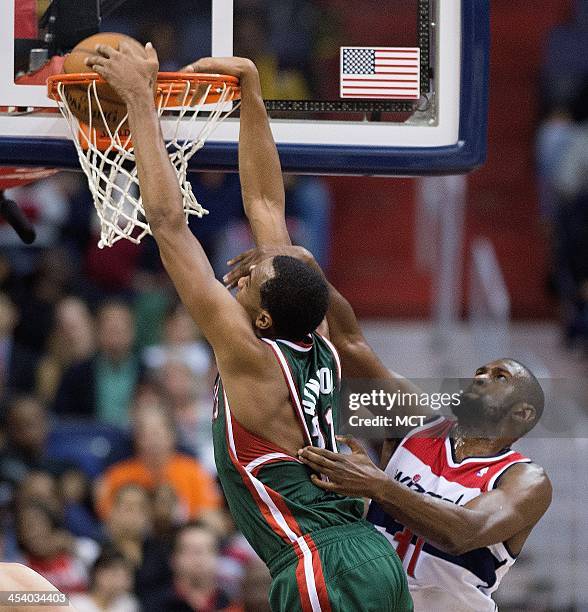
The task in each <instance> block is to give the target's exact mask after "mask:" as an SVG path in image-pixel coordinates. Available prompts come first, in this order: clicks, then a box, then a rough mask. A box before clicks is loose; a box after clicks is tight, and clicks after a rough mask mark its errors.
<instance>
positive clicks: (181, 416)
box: [157, 358, 216, 476]
mask: <svg viewBox="0 0 588 612" xmlns="http://www.w3.org/2000/svg"><path fill="white" fill-rule="evenodd" d="M208 376H209V375H208V372H206V373H205V374H204V375H200V376H196V375H195V374H194V372H193V371H192V370H191V369H190V368H189V366H187V365H186V363H185V362H184V361H180V360H177V359H173V358H172V359H168V361H167V362H166V363H165V364H164V366H163V367H161V368H160V369H159V371H158V372H157V380H158V382H159V384H160V385H161V388H162V391H163V394H164V396H165V397H166V398H167V399H168V401H169V403H170V406H171V411H172V415H173V419H174V422H175V426H176V429H177V432H178V438H179V442H180V444H181V445H182V447H183V448H186V449H188V450H189V452H190V453H191V454H193V455H195V456H196V457H197V458H198V460H199V461H200V463H201V464H202V466H203V467H204V468H206V469H207V470H208V472H209V473H210V474H212V475H214V476H216V465H215V462H214V448H213V446H212V436H211V433H210V419H211V406H212V402H213V398H212V384H211V381H210V380H209V377H208Z"/></svg>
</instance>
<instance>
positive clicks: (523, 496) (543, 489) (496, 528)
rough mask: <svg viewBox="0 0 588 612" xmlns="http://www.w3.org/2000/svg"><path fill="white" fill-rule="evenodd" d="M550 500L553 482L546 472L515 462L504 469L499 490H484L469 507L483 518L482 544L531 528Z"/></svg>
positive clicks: (501, 539) (480, 535) (499, 540)
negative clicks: (485, 491) (486, 491)
mask: <svg viewBox="0 0 588 612" xmlns="http://www.w3.org/2000/svg"><path fill="white" fill-rule="evenodd" d="M550 503H551V483H550V482H549V478H547V476H546V475H545V473H544V471H543V470H542V469H541V468H539V467H537V466H532V465H529V464H516V465H513V466H512V467H511V468H509V469H508V470H507V472H505V474H504V476H503V477H502V478H501V480H500V482H499V485H498V487H497V488H496V489H494V490H492V491H489V492H488V493H483V494H482V495H479V496H478V497H476V498H474V499H473V500H472V501H470V502H469V503H467V504H466V506H465V507H466V508H468V509H469V510H473V511H475V512H478V513H482V515H483V517H484V521H483V525H482V529H481V530H480V531H479V533H478V538H479V539H480V541H479V542H478V545H479V546H487V545H490V544H495V543H497V542H503V541H505V540H508V539H509V538H511V537H513V536H515V535H516V534H518V533H520V532H521V531H523V530H524V529H527V528H529V527H532V526H533V525H535V523H537V521H538V520H539V519H540V518H541V517H542V516H543V514H544V513H545V512H546V510H547V508H548V507H549V504H550Z"/></svg>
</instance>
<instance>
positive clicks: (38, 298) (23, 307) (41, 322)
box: [14, 247, 74, 355]
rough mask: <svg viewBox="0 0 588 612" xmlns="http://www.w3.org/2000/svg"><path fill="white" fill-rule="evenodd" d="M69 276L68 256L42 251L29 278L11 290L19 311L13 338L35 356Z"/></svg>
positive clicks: (54, 250) (41, 348)
mask: <svg viewBox="0 0 588 612" xmlns="http://www.w3.org/2000/svg"><path fill="white" fill-rule="evenodd" d="M73 272H74V269H73V266H72V261H71V258H70V256H69V253H68V252H67V251H66V250H65V249H63V248H60V247H55V248H52V249H49V250H47V251H45V252H44V253H43V254H42V257H41V258H40V259H39V262H38V264H37V266H36V269H35V270H34V273H33V275H32V276H31V277H30V278H26V279H23V280H22V281H21V282H19V283H18V285H17V286H16V287H15V293H14V296H15V303H16V304H17V305H18V308H19V311H20V319H19V323H18V326H17V328H16V329H15V338H16V340H17V341H18V342H19V343H20V344H21V345H23V346H26V347H28V348H29V349H30V350H32V351H34V352H35V353H36V354H37V355H41V354H42V353H43V351H44V350H45V345H46V344H47V338H48V336H49V333H50V331H51V329H52V328H53V320H54V316H55V306H56V304H57V303H58V302H59V301H60V300H61V299H62V298H63V297H64V295H66V294H67V293H68V292H69V291H70V288H71V285H72V282H73V278H72V276H73Z"/></svg>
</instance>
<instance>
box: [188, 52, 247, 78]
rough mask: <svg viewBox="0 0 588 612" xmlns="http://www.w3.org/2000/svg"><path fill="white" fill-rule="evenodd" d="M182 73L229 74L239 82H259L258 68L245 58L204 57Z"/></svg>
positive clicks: (189, 65)
mask: <svg viewBox="0 0 588 612" xmlns="http://www.w3.org/2000/svg"><path fill="white" fill-rule="evenodd" d="M182 72H208V73H214V74H228V75H229V76H234V77H237V78H238V79H239V80H242V79H248V78H251V77H254V78H256V79H257V80H259V75H258V73H257V67H256V66H255V64H254V63H253V62H252V61H251V60H250V59H247V58H245V57H202V58H200V59H199V60H196V61H195V62H192V63H191V64H188V65H187V66H184V68H182Z"/></svg>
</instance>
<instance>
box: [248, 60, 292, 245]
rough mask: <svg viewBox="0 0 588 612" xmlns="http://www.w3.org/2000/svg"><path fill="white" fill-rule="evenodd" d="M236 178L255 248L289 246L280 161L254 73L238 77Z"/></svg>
mask: <svg viewBox="0 0 588 612" xmlns="http://www.w3.org/2000/svg"><path fill="white" fill-rule="evenodd" d="M241 100H242V101H241V123H240V132H239V175H240V177H241V191H242V194H243V205H244V208H245V214H246V215H247V218H248V220H249V223H250V225H251V231H252V232H253V237H254V239H255V243H256V245H257V246H281V245H288V244H291V241H290V237H289V235H288V231H287V229H286V212H285V194H284V183H283V178H282V168H281V165H280V158H279V156H278V151H277V148H276V145H275V142H274V138H273V135H272V132H271V129H270V125H269V121H268V117H267V112H266V110H265V105H264V102H263V97H262V93H261V86H260V83H259V76H258V74H257V70H256V69H255V68H254V67H251V68H250V69H249V70H248V71H246V72H245V73H244V74H243V76H242V77H241Z"/></svg>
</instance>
